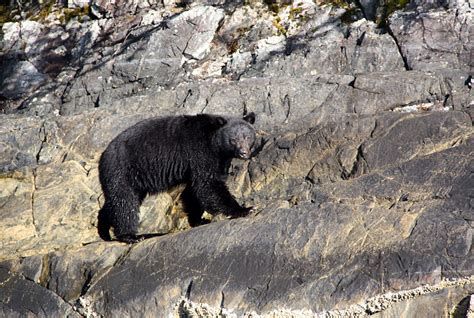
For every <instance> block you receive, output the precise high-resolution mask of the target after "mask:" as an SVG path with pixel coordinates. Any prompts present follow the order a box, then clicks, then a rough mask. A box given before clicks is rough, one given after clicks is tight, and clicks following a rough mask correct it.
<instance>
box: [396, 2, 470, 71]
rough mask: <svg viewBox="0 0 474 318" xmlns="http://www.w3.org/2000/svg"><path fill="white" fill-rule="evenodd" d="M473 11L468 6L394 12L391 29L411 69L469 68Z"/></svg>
mask: <svg viewBox="0 0 474 318" xmlns="http://www.w3.org/2000/svg"><path fill="white" fill-rule="evenodd" d="M473 19H474V15H473V14H472V12H471V11H470V10H455V9H449V10H443V9H437V10H431V11H427V12H422V13H419V14H417V13H416V12H414V11H407V12H396V13H394V14H393V15H392V16H391V18H390V30H391V32H393V34H394V36H395V37H396V38H397V42H398V44H399V46H400V50H401V52H402V54H403V56H404V58H405V60H406V63H407V65H408V67H409V68H410V69H414V70H426V71H430V70H437V69H443V68H457V69H465V70H466V71H467V70H468V69H469V68H472V66H473V65H472V61H473V59H472V52H473V51H474V46H473V45H474V44H473V41H472V39H471V37H472V34H474V26H473V25H474V20H473Z"/></svg>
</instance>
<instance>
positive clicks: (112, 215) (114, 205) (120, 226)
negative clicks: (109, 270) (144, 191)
mask: <svg viewBox="0 0 474 318" xmlns="http://www.w3.org/2000/svg"><path fill="white" fill-rule="evenodd" d="M144 197H145V196H144V195H139V194H137V193H135V192H134V191H133V190H131V189H129V190H128V191H120V193H115V194H114V195H113V196H111V197H110V198H108V199H109V200H108V201H106V202H105V204H104V207H107V208H106V209H105V210H104V208H103V209H101V212H102V210H104V212H106V213H107V214H108V217H107V218H108V220H109V223H110V226H112V227H113V228H114V234H115V237H116V238H117V240H119V241H121V242H125V243H135V242H139V241H141V240H142V239H143V238H142V237H140V236H138V235H137V231H138V223H139V213H140V204H141V202H142V201H143V199H144ZM100 218H101V215H100V213H99V224H100ZM99 231H100V229H99Z"/></svg>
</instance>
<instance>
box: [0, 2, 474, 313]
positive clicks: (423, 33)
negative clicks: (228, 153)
mask: <svg viewBox="0 0 474 318" xmlns="http://www.w3.org/2000/svg"><path fill="white" fill-rule="evenodd" d="M359 5H360V6H361V7H360V8H359V7H354V4H351V5H350V6H347V7H346V6H341V5H340V4H337V3H329V2H318V3H315V2H312V1H310V2H307V1H299V2H275V3H274V4H272V5H269V4H267V3H263V2H249V3H245V4H243V3H240V2H226V1H197V2H193V3H192V4H190V3H187V2H179V3H178V2H173V1H165V2H159V3H158V2H156V3H155V2H152V1H148V2H141V1H119V2H115V4H111V3H110V2H107V1H89V2H87V1H86V2H80V1H79V2H77V3H76V2H74V3H72V2H71V3H70V6H69V7H68V8H63V7H61V6H60V5H59V4H57V5H56V6H53V8H54V9H53V11H52V12H51V13H48V15H47V17H46V18H44V19H43V20H42V19H36V18H35V19H36V20H35V21H31V20H28V19H26V20H25V19H22V20H21V21H13V22H8V23H4V24H3V26H2V27H1V32H2V36H1V37H0V56H1V62H0V66H1V68H0V75H1V77H0V109H1V111H2V114H0V116H1V123H0V149H1V151H0V216H1V221H0V313H1V315H2V316H12V317H14V316H28V315H31V316H40V317H44V316H71V317H76V316H77V317H80V316H85V317H95V316H100V315H101V316H142V315H149V314H152V315H166V316H173V315H174V316H178V317H188V316H193V317H194V316H197V317H209V316H211V317H224V316H225V317H234V316H235V317H238V316H239V317H240V316H245V317H250V316H251V317H259V316H262V317H267V316H272V317H339V316H341V317H342V316H344V315H346V316H347V315H353V316H368V315H373V316H375V317H387V316H390V317H391V316H397V317H398V316H416V315H417V314H420V313H423V314H428V313H430V314H429V315H431V316H443V315H448V314H459V315H461V316H462V315H467V314H468V311H469V310H470V309H469V308H470V306H472V305H470V302H472V296H471V295H472V294H473V293H474V280H473V279H474V278H473V277H474V265H473V264H474V253H473V244H472V241H473V231H474V230H473V226H474V197H473V193H474V179H473V171H474V170H473V169H474V165H473V164H474V163H473V159H472V158H474V153H473V152H474V137H473V131H474V130H473V128H472V116H473V114H474V113H473V111H472V109H473V105H474V104H473V103H474V97H473V96H474V95H473V93H472V86H473V83H474V82H473V80H472V66H473V65H472V61H473V58H472V52H473V49H474V48H473V47H472V43H474V41H471V40H470V39H471V38H472V35H473V30H472V25H473V23H472V21H473V16H474V13H473V11H472V10H473V8H472V7H471V5H470V4H469V2H467V1H450V2H446V3H444V2H443V3H442V4H439V5H434V4H426V3H418V2H417V1H412V2H410V3H409V4H408V5H407V6H406V7H404V8H403V9H402V8H395V10H393V13H390V15H389V16H388V17H387V20H386V23H385V25H384V23H380V21H378V20H377V19H380V17H381V16H383V15H384V14H386V13H387V12H388V11H384V10H385V9H387V8H386V7H383V4H382V3H378V2H377V3H373V2H370V1H361V2H360V3H359ZM74 8H76V9H74ZM77 8H79V9H77ZM25 10H26V9H25ZM67 10H80V11H77V12H81V15H79V16H74V15H73V16H72V17H71V16H70V15H71V14H72V13H71V12H76V11H67ZM387 10H388V9H387ZM12 12H13V11H12ZM68 12H69V16H68V18H67V19H63V18H61V17H62V15H61V14H63V15H64V14H65V13H68ZM84 12H87V15H85V16H83V15H82V14H84ZM384 12H385V13H384ZM58 15H59V18H58V17H57V16H58ZM348 15H350V16H351V17H352V18H351V19H352V20H350V21H348V19H347V17H348ZM361 15H362V16H365V17H366V18H367V19H370V20H366V19H359V18H361V17H362V16H361ZM33 17H36V15H33ZM354 17H355V18H354ZM250 111H254V112H255V113H256V114H257V122H256V127H257V129H258V130H259V136H258V137H259V138H258V147H257V149H256V153H255V156H254V157H253V158H252V159H251V160H250V161H239V160H235V161H234V162H233V163H232V165H231V167H230V170H229V178H228V185H229V188H230V189H231V192H232V193H233V194H234V195H235V196H236V198H237V199H238V200H239V201H240V202H242V203H245V204H246V205H253V206H255V207H256V210H255V212H253V214H252V215H250V216H249V217H246V218H244V219H232V220H227V219H225V218H223V217H217V218H214V219H213V220H212V222H211V223H210V224H207V225H202V226H199V227H195V228H189V225H188V223H187V220H186V218H185V214H184V212H183V211H182V206H181V203H180V193H181V191H182V187H177V188H175V189H170V191H168V192H166V193H162V194H159V195H157V196H150V197H149V198H147V199H146V200H145V202H144V205H143V206H142V208H141V224H140V231H141V232H142V233H158V234H161V235H160V236H159V237H155V238H150V239H147V240H145V241H143V242H140V243H138V244H135V245H126V244H121V243H118V242H102V241H100V240H99V237H98V235H97V229H96V225H97V224H96V223H97V212H98V210H99V208H100V206H101V205H102V203H103V198H102V193H101V189H100V185H99V183H98V171H97V164H98V160H99V157H100V154H101V152H102V151H103V150H104V149H105V147H106V146H107V144H108V143H109V142H110V141H111V140H112V139H113V137H114V136H116V135H117V134H119V133H120V132H121V131H122V130H124V129H125V128H127V127H129V126H131V125H133V124H134V123H136V122H138V121H140V120H142V119H145V118H149V117H152V116H163V115H180V114H196V113H201V112H204V113H218V114H227V115H242V114H244V113H246V112H250Z"/></svg>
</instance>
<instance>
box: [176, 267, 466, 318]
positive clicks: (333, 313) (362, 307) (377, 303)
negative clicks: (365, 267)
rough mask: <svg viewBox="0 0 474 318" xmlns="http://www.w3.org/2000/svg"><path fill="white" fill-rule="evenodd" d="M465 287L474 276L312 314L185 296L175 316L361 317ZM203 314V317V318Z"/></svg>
mask: <svg viewBox="0 0 474 318" xmlns="http://www.w3.org/2000/svg"><path fill="white" fill-rule="evenodd" d="M468 284H474V275H473V276H468V277H462V278H457V279H443V280H441V281H440V282H439V283H437V284H433V285H430V284H427V285H423V286H420V287H417V288H413V289H407V290H402V291H398V292H388V293H385V294H381V295H378V296H374V297H371V298H368V299H366V300H364V301H362V302H359V303H357V304H354V305H351V306H349V307H348V308H347V309H335V310H328V311H322V312H319V313H315V312H314V311H312V310H307V309H279V310H272V311H269V312H264V313H260V314H258V313H256V312H254V311H252V312H245V313H244V314H242V315H237V314H235V313H234V312H233V310H232V309H226V308H216V307H213V306H210V305H208V304H202V303H196V302H193V301H191V300H189V299H188V298H186V297H184V296H183V297H182V298H181V299H180V300H179V301H178V302H177V303H176V304H175V305H174V306H173V309H174V314H176V315H178V317H216V318H221V317H229V318H230V317H238V316H239V317H245V318H250V317H252V318H263V317H276V318H278V317H295V318H298V317H312V318H338V317H361V316H365V315H367V314H369V315H371V314H375V313H378V312H382V311H384V310H386V309H388V308H390V307H391V306H392V304H395V303H399V302H402V301H405V300H409V299H413V298H416V297H418V296H423V295H427V294H430V293H435V292H437V291H439V290H442V289H445V288H450V287H463V286H465V285H468ZM203 315H204V316H203Z"/></svg>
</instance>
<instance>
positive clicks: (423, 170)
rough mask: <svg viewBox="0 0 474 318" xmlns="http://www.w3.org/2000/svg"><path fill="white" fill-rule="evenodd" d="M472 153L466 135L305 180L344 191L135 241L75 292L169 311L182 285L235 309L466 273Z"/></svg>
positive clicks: (119, 305) (111, 310) (139, 310)
mask: <svg viewBox="0 0 474 318" xmlns="http://www.w3.org/2000/svg"><path fill="white" fill-rule="evenodd" d="M472 155H473V151H472V140H471V144H468V145H462V146H458V147H455V148H451V149H448V150H445V151H442V152H439V153H435V154H432V155H428V156H426V157H422V158H420V159H416V160H412V161H409V162H406V163H404V164H401V165H400V166H398V167H394V168H389V169H387V170H385V171H383V172H381V173H376V174H370V175H367V176H364V177H361V178H357V179H354V180H352V181H351V182H350V183H348V184H347V186H341V185H339V186H337V187H328V188H324V187H323V188H319V189H315V191H318V192H322V193H324V194H325V195H326V196H328V197H330V196H331V193H330V192H332V193H334V192H336V194H335V196H336V197H337V198H344V197H346V198H345V199H335V200H331V199H330V200H328V201H327V202H324V203H318V202H317V201H316V200H315V202H314V203H311V202H308V203H303V204H301V205H298V206H294V207H292V208H283V209H265V210H263V211H262V212H260V213H259V214H258V215H256V216H253V217H249V218H247V219H238V220H230V221H222V222H218V223H213V224H210V225H207V226H201V227H198V228H195V229H192V230H189V231H186V232H182V233H179V234H174V235H168V236H166V237H163V238H158V239H152V240H148V241H145V242H143V243H141V244H138V245H135V246H133V248H132V249H131V251H130V252H129V254H128V256H127V257H126V258H125V259H124V260H123V262H121V263H119V264H117V265H116V266H114V267H113V268H112V269H111V271H110V272H108V273H107V274H106V275H105V276H103V277H102V278H101V279H99V280H98V281H97V282H95V283H94V284H93V285H92V287H91V288H90V289H89V290H88V292H87V293H86V294H85V297H88V298H89V299H91V300H92V302H93V307H94V311H96V312H98V313H100V314H103V315H106V316H109V315H113V316H115V315H120V316H122V315H127V316H129V315H137V314H144V313H145V312H147V313H150V312H156V313H171V312H172V311H173V308H172V304H176V303H177V302H178V301H179V299H180V297H182V296H187V297H188V299H190V300H191V301H195V302H198V303H207V304H209V305H211V306H215V307H225V308H230V309H232V310H234V311H236V312H244V311H249V310H257V311H267V310H271V309H272V308H294V309H301V308H304V309H310V310H313V311H316V312H318V311H323V310H328V309H333V308H343V307H346V306H349V305H350V304H353V303H357V302H359V301H362V300H364V299H367V298H369V297H372V296H375V295H377V294H378V293H381V292H386V291H398V290H401V289H406V288H410V287H413V288H414V287H416V286H419V285H422V284H435V283H438V282H440V281H441V280H442V279H443V278H456V277H463V276H470V275H473V274H474V270H473V268H472V264H473V262H474V254H473V253H472V231H473V230H472V222H473V221H474V215H473V209H472V206H471V204H472V203H471V200H470V198H469V196H470V195H472V185H473V182H472V174H471V171H472V160H471V159H470V158H472ZM397 171H398V173H397ZM440 193H444V195H440ZM398 195H400V197H399V199H398V200H395V201H393V202H392V201H391V199H390V198H395V197H398ZM464 296H465V295H464ZM464 296H463V297H464ZM315 299H317V301H315Z"/></svg>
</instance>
